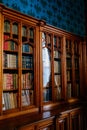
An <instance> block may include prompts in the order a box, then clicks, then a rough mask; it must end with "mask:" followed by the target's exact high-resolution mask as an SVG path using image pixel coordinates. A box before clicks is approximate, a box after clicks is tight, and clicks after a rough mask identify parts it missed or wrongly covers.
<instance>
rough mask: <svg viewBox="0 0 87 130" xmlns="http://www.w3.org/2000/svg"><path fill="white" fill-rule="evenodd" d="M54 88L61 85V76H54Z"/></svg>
mask: <svg viewBox="0 0 87 130" xmlns="http://www.w3.org/2000/svg"><path fill="white" fill-rule="evenodd" d="M54 82H55V86H60V85H61V75H54Z"/></svg>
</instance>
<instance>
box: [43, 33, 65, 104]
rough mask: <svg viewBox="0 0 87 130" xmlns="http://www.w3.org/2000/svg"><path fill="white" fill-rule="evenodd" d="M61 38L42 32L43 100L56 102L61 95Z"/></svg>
mask: <svg viewBox="0 0 87 130" xmlns="http://www.w3.org/2000/svg"><path fill="white" fill-rule="evenodd" d="M61 59H62V38H61V37H60V36H59V35H57V34H55V35H53V34H52V33H48V32H43V33H42V66H43V102H44V103H46V102H50V101H52V102H58V101H60V100H61V99H62V98H63V97H62V67H61V64H62V60H61Z"/></svg>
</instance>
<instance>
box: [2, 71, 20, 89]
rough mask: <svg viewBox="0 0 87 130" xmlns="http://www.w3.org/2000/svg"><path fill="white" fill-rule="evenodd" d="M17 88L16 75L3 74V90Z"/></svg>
mask: <svg viewBox="0 0 87 130" xmlns="http://www.w3.org/2000/svg"><path fill="white" fill-rule="evenodd" d="M17 88H18V74H10V73H4V74H3V89H4V90H6V89H7V90H8V89H17Z"/></svg>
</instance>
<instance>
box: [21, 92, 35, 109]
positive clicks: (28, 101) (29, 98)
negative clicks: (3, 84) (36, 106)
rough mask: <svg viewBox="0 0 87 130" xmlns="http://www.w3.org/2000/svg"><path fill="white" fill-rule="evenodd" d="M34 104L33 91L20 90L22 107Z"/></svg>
mask: <svg viewBox="0 0 87 130" xmlns="http://www.w3.org/2000/svg"><path fill="white" fill-rule="evenodd" d="M33 103H34V93H33V90H22V106H28V105H32V104H33Z"/></svg>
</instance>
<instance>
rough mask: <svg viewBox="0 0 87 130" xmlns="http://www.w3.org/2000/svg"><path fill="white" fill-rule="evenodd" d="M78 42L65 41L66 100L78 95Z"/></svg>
mask: <svg viewBox="0 0 87 130" xmlns="http://www.w3.org/2000/svg"><path fill="white" fill-rule="evenodd" d="M79 45H80V43H79V41H76V40H74V41H73V40H72V39H66V73H67V98H68V99H70V98H72V97H79V94H80V70H79V69H80V64H79V62H80V54H79V49H80V48H79Z"/></svg>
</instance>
